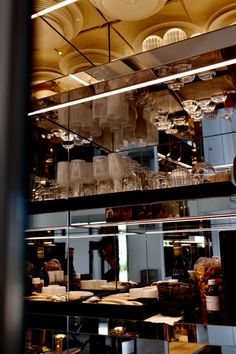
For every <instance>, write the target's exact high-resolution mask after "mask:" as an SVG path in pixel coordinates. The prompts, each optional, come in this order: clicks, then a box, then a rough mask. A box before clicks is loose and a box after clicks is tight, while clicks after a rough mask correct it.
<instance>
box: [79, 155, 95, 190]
mask: <svg viewBox="0 0 236 354" xmlns="http://www.w3.org/2000/svg"><path fill="white" fill-rule="evenodd" d="M82 193H83V195H94V194H96V184H95V179H94V177H93V163H92V162H86V166H85V179H84V185H83V189H82Z"/></svg>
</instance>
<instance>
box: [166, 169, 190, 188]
mask: <svg viewBox="0 0 236 354" xmlns="http://www.w3.org/2000/svg"><path fill="white" fill-rule="evenodd" d="M170 184H171V187H181V186H186V185H189V184H192V178H191V174H190V172H189V171H188V170H187V169H186V168H176V169H175V170H173V171H172V172H171V173H170Z"/></svg>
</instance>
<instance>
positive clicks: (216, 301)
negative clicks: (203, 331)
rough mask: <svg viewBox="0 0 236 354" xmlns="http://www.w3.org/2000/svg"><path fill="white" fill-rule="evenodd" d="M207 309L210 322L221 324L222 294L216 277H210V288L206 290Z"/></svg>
mask: <svg viewBox="0 0 236 354" xmlns="http://www.w3.org/2000/svg"><path fill="white" fill-rule="evenodd" d="M206 311H207V322H208V323H210V324H219V323H220V322H221V321H220V320H221V311H220V294H219V290H218V286H217V284H216V279H208V288H207V290H206Z"/></svg>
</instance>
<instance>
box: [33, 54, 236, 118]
mask: <svg viewBox="0 0 236 354" xmlns="http://www.w3.org/2000/svg"><path fill="white" fill-rule="evenodd" d="M233 64H236V58H234V59H229V60H225V61H222V62H219V63H215V64H211V65H206V66H203V67H201V68H197V69H191V70H188V71H185V72H182V73H177V74H172V75H169V76H166V77H161V78H157V79H154V80H150V81H146V82H142V83H139V84H134V85H131V86H126V87H122V88H119V89H115V90H113V91H108V92H103V93H99V94H97V95H92V96H89V97H84V98H79V99H77V100H74V101H70V102H65V103H59V104H56V105H55V106H50V107H45V108H41V109H38V110H36V111H33V112H29V113H28V116H34V115H36V114H40V113H45V112H49V111H54V110H58V109H61V108H65V107H70V106H74V105H77V104H80V103H84V102H91V101H93V100H98V99H100V98H103V97H108V96H113V95H116V94H119V93H124V92H129V91H131V90H137V89H139V88H144V87H148V86H152V85H157V84H161V83H165V82H167V81H169V80H175V79H179V78H182V77H184V76H186V75H195V74H199V73H203V72H205V71H208V70H213V69H218V68H222V67H224V66H229V65H233Z"/></svg>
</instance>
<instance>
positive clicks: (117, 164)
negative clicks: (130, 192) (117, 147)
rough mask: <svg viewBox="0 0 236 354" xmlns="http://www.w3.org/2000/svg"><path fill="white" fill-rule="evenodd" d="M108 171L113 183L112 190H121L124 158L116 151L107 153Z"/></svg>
mask: <svg viewBox="0 0 236 354" xmlns="http://www.w3.org/2000/svg"><path fill="white" fill-rule="evenodd" d="M108 171H109V176H110V178H111V179H112V180H113V183H114V191H115V192H121V191H122V178H123V177H124V160H123V157H122V155H121V154H119V153H118V152H114V153H110V154H109V155H108Z"/></svg>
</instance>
